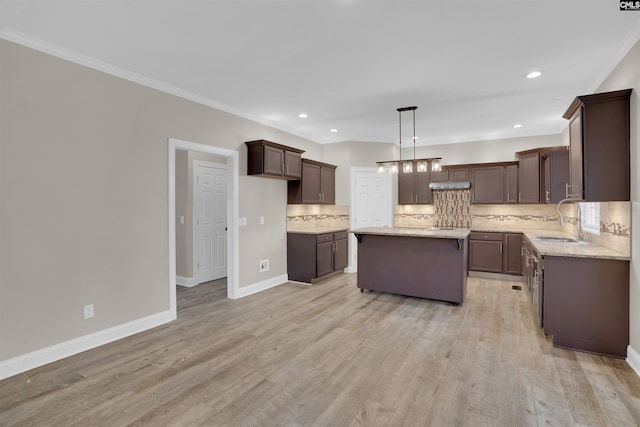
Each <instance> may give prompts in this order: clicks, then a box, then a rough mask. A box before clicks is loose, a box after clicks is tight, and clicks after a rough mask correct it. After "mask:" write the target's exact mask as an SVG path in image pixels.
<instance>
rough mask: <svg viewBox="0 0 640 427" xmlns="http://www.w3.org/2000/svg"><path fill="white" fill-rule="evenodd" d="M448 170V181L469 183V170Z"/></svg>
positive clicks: (454, 167) (457, 168)
mask: <svg viewBox="0 0 640 427" xmlns="http://www.w3.org/2000/svg"><path fill="white" fill-rule="evenodd" d="M448 170H449V181H469V180H470V178H469V168H468V167H459V166H451V167H449V168H448Z"/></svg>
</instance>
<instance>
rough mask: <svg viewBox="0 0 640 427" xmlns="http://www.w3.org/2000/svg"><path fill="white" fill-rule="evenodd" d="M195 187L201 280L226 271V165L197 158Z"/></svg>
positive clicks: (216, 276) (197, 259)
mask: <svg viewBox="0 0 640 427" xmlns="http://www.w3.org/2000/svg"><path fill="white" fill-rule="evenodd" d="M194 176H195V185H194V191H193V198H194V205H195V206H194V212H195V233H194V234H195V236H196V244H195V247H196V253H195V254H194V258H195V260H196V263H195V264H196V265H195V267H196V279H197V282H198V283H204V282H209V281H211V280H216V279H220V278H222V277H226V275H227V218H226V217H227V190H226V189H227V167H226V165H220V164H215V163H206V162H194Z"/></svg>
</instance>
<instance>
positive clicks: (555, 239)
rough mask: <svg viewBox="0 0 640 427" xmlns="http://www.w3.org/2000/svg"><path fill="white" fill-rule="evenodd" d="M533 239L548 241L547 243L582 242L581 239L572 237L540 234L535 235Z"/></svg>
mask: <svg viewBox="0 0 640 427" xmlns="http://www.w3.org/2000/svg"><path fill="white" fill-rule="evenodd" d="M535 240H538V241H540V242H549V243H553V242H555V243H584V242H583V241H582V240H578V239H574V238H573V237H557V236H540V237H536V238H535Z"/></svg>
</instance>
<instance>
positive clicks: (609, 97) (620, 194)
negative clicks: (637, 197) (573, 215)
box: [563, 89, 632, 202]
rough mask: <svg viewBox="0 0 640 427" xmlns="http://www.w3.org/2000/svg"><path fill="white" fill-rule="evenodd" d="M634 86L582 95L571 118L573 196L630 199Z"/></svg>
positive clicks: (573, 106) (568, 116) (590, 199)
mask: <svg viewBox="0 0 640 427" xmlns="http://www.w3.org/2000/svg"><path fill="white" fill-rule="evenodd" d="M631 91H632V90H631V89H626V90H619V91H615V92H605V93H598V94H594V95H586V96H578V97H577V98H576V99H575V100H574V101H573V102H572V103H571V105H570V106H569V108H568V109H567V111H566V112H565V113H564V115H563V117H564V118H565V119H567V120H569V141H570V142H569V147H570V148H569V151H570V154H569V157H570V160H569V181H570V182H569V197H570V198H572V199H576V200H584V201H587V202H605V201H627V200H629V191H630V96H631Z"/></svg>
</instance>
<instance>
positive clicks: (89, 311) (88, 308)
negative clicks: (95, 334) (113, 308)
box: [84, 304, 94, 319]
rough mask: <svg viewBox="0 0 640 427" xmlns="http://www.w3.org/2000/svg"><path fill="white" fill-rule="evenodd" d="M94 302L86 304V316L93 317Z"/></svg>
mask: <svg viewBox="0 0 640 427" xmlns="http://www.w3.org/2000/svg"><path fill="white" fill-rule="evenodd" d="M93 314H94V313H93V304H89V305H85V306H84V318H85V319H91V318H92V317H93Z"/></svg>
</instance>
